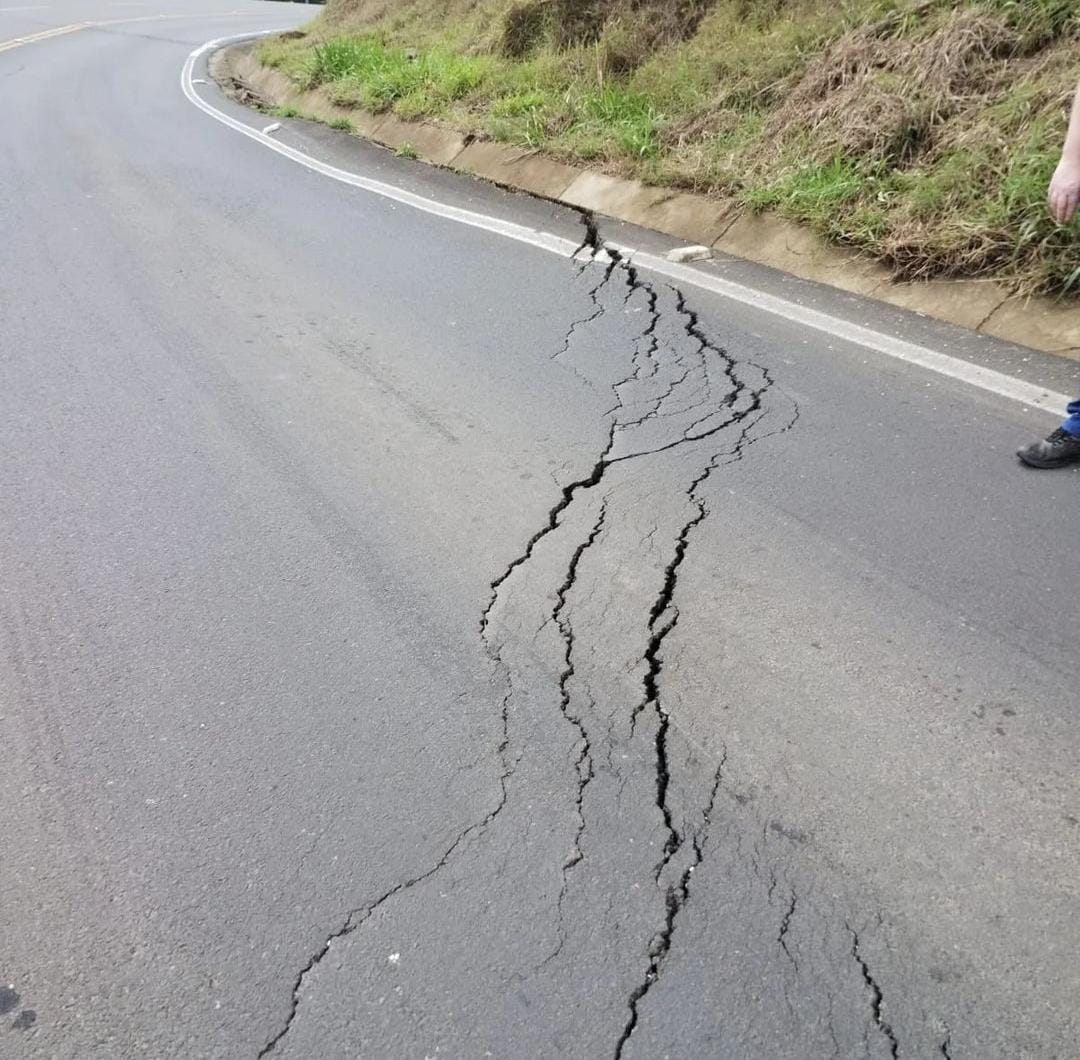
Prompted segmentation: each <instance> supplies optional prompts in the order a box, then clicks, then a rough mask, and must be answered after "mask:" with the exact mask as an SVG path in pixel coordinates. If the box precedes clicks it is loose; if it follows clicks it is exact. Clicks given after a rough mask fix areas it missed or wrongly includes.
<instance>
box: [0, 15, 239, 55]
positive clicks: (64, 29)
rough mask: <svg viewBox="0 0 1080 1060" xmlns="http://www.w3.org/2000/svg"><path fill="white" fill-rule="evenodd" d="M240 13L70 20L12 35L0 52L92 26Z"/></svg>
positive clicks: (3, 42)
mask: <svg viewBox="0 0 1080 1060" xmlns="http://www.w3.org/2000/svg"><path fill="white" fill-rule="evenodd" d="M242 14H244V12H243V11H216V12H214V13H213V14H209V15H141V16H140V17H138V18H110V19H104V20H100V21H97V22H72V23H71V24H70V25H67V26H57V27H55V28H54V29H45V30H42V31H41V32H40V33H29V34H27V35H26V36H25V37H13V38H12V39H11V40H4V41H0V52H6V51H11V49H12V48H21V47H22V46H23V45H24V44H37V42H38V41H43V40H50V39H51V38H53V37H62V36H64V34H66V33H77V32H78V31H79V30H81V29H91V28H93V27H94V26H120V25H125V24H127V23H131V22H160V21H161V20H163V19H204V18H231V17H232V16H233V15H242Z"/></svg>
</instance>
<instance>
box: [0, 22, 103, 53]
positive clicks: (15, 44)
mask: <svg viewBox="0 0 1080 1060" xmlns="http://www.w3.org/2000/svg"><path fill="white" fill-rule="evenodd" d="M89 25H90V23H89V22H73V23H71V25H69V26H57V27H56V28H55V29H46V30H42V32H41V33H31V34H29V35H28V36H25V37H15V38H14V39H12V40H5V41H0V52H6V51H10V50H11V49H12V48H21V47H22V46H23V45H24V44H36V43H37V42H38V41H39V40H48V39H49V38H50V37H60V36H62V35H63V34H65V33H75V32H76V31H77V30H80V29H86V27H87V26H89Z"/></svg>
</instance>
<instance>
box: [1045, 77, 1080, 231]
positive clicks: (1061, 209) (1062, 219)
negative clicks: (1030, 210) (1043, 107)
mask: <svg viewBox="0 0 1080 1060" xmlns="http://www.w3.org/2000/svg"><path fill="white" fill-rule="evenodd" d="M1078 206H1080V88H1077V90H1076V98H1075V99H1074V100H1073V106H1072V115H1071V117H1070V118H1069V131H1068V133H1067V134H1066V135H1065V146H1064V147H1063V148H1062V151H1061V161H1060V162H1059V163H1058V167H1057V169H1056V170H1055V172H1054V179H1053V180H1051V181H1050V215H1051V216H1052V217H1053V218H1054V220H1055V221H1057V223H1058V224H1061V225H1063V224H1068V223H1069V221H1071V220H1072V219H1073V216H1074V215H1075V214H1076V210H1077V207H1078Z"/></svg>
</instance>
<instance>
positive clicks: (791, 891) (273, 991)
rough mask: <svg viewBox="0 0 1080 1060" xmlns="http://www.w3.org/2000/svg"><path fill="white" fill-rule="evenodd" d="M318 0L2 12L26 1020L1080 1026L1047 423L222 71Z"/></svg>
mask: <svg viewBox="0 0 1080 1060" xmlns="http://www.w3.org/2000/svg"><path fill="white" fill-rule="evenodd" d="M311 14H312V10H311V9H310V8H303V7H295V6H287V5H279V4H266V3H264V4H256V3H250V2H246V0H200V2H196V0H191V2H190V4H189V5H187V7H186V9H185V10H184V11H183V12H181V13H178V12H177V11H176V10H175V8H174V9H171V10H170V9H167V8H163V7H162V5H161V4H160V3H155V0H140V2H138V3H136V2H132V3H124V4H121V3H109V2H106V0H85V2H79V3H75V2H71V0H67V2H59V3H48V2H47V0H43V2H42V3H38V4H33V3H30V4H26V5H19V6H11V5H7V6H3V7H0V86H2V88H3V92H4V97H5V99H4V108H3V119H2V120H0V218H2V233H3V242H2V246H3V255H2V258H0V453H2V460H0V557H2V570H3V576H2V579H0V645H2V647H0V726H2V728H0V732H2V735H3V739H2V742H0V747H2V754H3V759H2V761H3V766H2V769H0V800H2V803H0V804H2V806H3V808H4V813H3V820H2V824H0V828H2V845H0V895H2V899H0V1013H2V1015H0V1054H2V1055H4V1056H12V1057H20V1058H21V1057H34V1058H37V1057H71V1058H80V1060H81V1058H89V1057H109V1058H112V1057H155V1058H156V1057H228V1058H232V1057H245V1056H246V1057H256V1056H258V1055H272V1056H274V1057H275V1058H276V1057H279V1056H280V1057H297V1058H300V1057H304V1058H307V1057H355V1056H365V1057H409V1058H412V1057H415V1058H418V1060H419V1058H425V1057H436V1056H437V1057H450V1058H457V1057H461V1058H471V1057H485V1056H491V1057H511V1058H516V1057H583V1058H585V1057H587V1058H592V1057H616V1058H618V1057H625V1058H627V1060H629V1058H631V1057H635V1058H648V1060H652V1058H660V1057H672V1058H694V1060H700V1058H702V1057H717V1058H732V1060H759V1058H760V1060H780V1058H787V1057H790V1058H797V1060H798V1058H811V1060H814V1058H817V1057H832V1056H836V1057H842V1058H855V1057H874V1058H878V1057H882V1058H888V1057H905V1058H907V1057H951V1058H954V1060H959V1058H973V1060H987V1058H996V1057H1001V1058H1009V1060H1012V1058H1020V1057H1039V1058H1043V1057H1046V1058H1050V1057H1056V1058H1070V1057H1077V1056H1080V1045H1078V1044H1077V1043H1078V1042H1080V1016H1078V1009H1077V1006H1076V998H1077V996H1078V994H1080V960H1078V958H1077V954H1078V952H1080V915H1078V914H1080V903H1078V890H1080V782H1078V773H1077V751H1078V749H1080V722H1078V702H1077V695H1078V691H1077V690H1078V688H1080V654H1078V652H1077V649H1076V639H1077V628H1078V606H1080V605H1078V601H1080V566H1078V564H1077V560H1076V542H1077V525H1078V523H1080V477H1078V475H1077V473H1076V472H1071V471H1065V472H1055V473H1038V472H1028V471H1025V470H1024V469H1022V468H1020V467H1019V466H1018V465H1017V464H1016V462H1015V460H1014V458H1013V456H1012V451H1013V449H1014V448H1015V447H1016V446H1017V445H1018V444H1020V443H1022V442H1024V441H1027V440H1029V439H1030V438H1031V437H1033V436H1034V435H1036V434H1040V433H1045V432H1046V431H1047V430H1048V429H1049V428H1050V427H1052V426H1053V418H1052V417H1049V416H1047V415H1046V414H1045V413H1044V412H1039V411H1033V410H1031V409H1028V408H1025V407H1023V406H1021V405H1020V404H1018V403H1016V402H1015V401H1013V400H1011V399H1008V398H1005V397H1001V396H998V395H995V394H993V393H989V392H987V391H986V390H983V389H979V388H977V387H975V386H971V385H968V384H966V383H964V382H961V381H958V380H954V379H948V378H945V377H943V376H940V375H936V374H934V373H932V372H929V371H926V370H925V369H922V368H918V367H915V366H912V365H910V364H906V363H903V362H901V361H897V360H895V359H893V358H890V357H888V356H885V355H883V354H882V353H879V352H875V351H874V350H870V349H863V348H859V347H858V346H856V345H852V344H850V343H845V342H842V341H839V340H836V339H832V338H830V337H829V336H828V335H827V334H823V333H822V332H820V331H813V330H809V329H807V328H806V327H804V326H802V325H800V324H796V323H793V322H792V321H790V320H786V319H784V318H783V317H782V316H777V315H775V314H767V313H763V312H761V311H759V310H757V309H755V308H753V306H751V305H748V304H745V303H739V302H735V301H731V300H729V299H725V298H723V297H720V296H718V295H716V294H712V293H709V292H707V291H704V290H701V289H697V288H693V287H682V288H680V289H678V290H676V289H673V288H672V287H670V286H668V285H667V282H666V281H664V280H663V278H658V277H656V276H650V274H649V273H648V272H646V271H632V270H629V269H627V268H625V267H623V266H621V265H618V264H615V263H611V262H608V263H605V261H604V260H603V255H602V253H601V254H599V255H598V260H596V261H594V262H592V263H591V264H590V263H589V262H587V261H579V262H574V261H571V260H569V259H567V258H564V257H560V256H558V255H555V254H551V253H547V252H545V251H543V250H540V249H537V248H535V247H532V246H528V245H525V244H522V243H520V242H516V241H513V240H509V239H506V238H503V237H502V236H500V235H498V234H496V233H493V232H489V231H483V230H479V229H476V228H474V227H469V226H463V225H461V224H457V223H454V222H453V221H452V220H448V219H446V218H443V217H439V216H436V215H433V214H430V213H424V212H420V211H417V210H414V209H411V208H409V207H408V206H406V205H402V204H401V203H398V202H394V201H391V200H388V199H386V198H382V197H379V196H377V195H372V194H369V193H367V192H365V191H363V190H360V189H358V188H355V187H350V186H348V185H345V184H342V183H340V182H335V181H333V180H330V179H327V178H326V177H324V176H322V175H320V174H318V173H316V172H312V171H310V170H309V169H305V168H303V167H302V166H299V165H297V164H296V163H295V162H293V161H291V160H290V159H288V158H284V157H282V156H281V155H279V154H275V153H273V152H272V151H270V150H267V149H266V147H264V146H262V145H260V144H259V143H255V142H253V141H252V140H250V139H248V138H245V137H244V136H242V135H240V134H239V133H238V132H236V131H235V130H233V129H231V128H228V127H226V126H225V125H224V124H221V123H219V122H215V121H213V120H212V119H211V118H210V117H209V116H208V115H207V114H205V113H202V112H201V111H200V110H198V109H197V108H196V107H194V106H192V105H191V103H190V102H189V101H188V100H187V99H186V98H185V97H184V95H183V94H182V92H181V90H180V84H179V73H180V70H181V67H182V66H183V64H184V61H185V59H186V57H187V56H188V54H189V53H190V52H191V51H192V50H193V49H194V48H196V47H197V46H199V45H201V44H202V43H204V42H205V41H207V40H209V39H211V38H215V37H221V36H224V35H227V34H237V33H242V32H246V31H254V30H257V29H262V28H273V27H282V28H284V27H286V26H289V25H294V24H298V23H300V22H302V21H304V20H305V19H306V18H308V17H309V16H310V15H311ZM157 15H164V16H167V17H160V18H157V17H151V16H157ZM112 20H123V21H115V22H114V21H112ZM91 21H92V22H94V23H96V24H95V25H91V26H85V27H82V28H78V29H75V30H72V31H70V32H66V33H63V34H58V35H55V36H51V37H48V38H44V39H41V40H37V41H32V42H29V43H25V44H21V45H19V46H12V47H9V48H6V49H5V48H4V47H3V43H2V42H3V41H9V40H13V39H15V38H25V37H27V36H28V35H32V34H36V33H41V32H43V31H46V30H48V29H49V28H50V27H61V26H67V25H70V24H73V23H82V22H91ZM106 22H107V23H108V24H103V23H106ZM195 75H196V77H197V79H198V80H204V79H206V72H205V67H204V65H202V64H200V65H199V66H198V67H197V68H196V70H195ZM197 90H198V92H199V94H200V95H201V97H202V98H204V99H206V100H207V101H209V102H211V103H212V104H213V106H214V107H216V108H220V109H221V110H222V111H223V112H225V113H227V114H229V115H233V116H235V117H237V118H239V119H240V120H242V121H244V122H247V123H249V124H251V125H253V126H254V127H256V128H261V127H262V126H263V125H265V124H266V122H267V121H268V120H269V119H266V118H265V117H262V116H260V115H257V114H254V113H252V112H249V111H245V110H243V109H242V108H240V107H238V106H237V105H235V104H233V103H231V102H229V101H227V100H225V99H224V98H223V97H222V96H221V94H220V93H219V92H218V90H217V88H216V86H214V85H211V84H208V85H200V86H197ZM276 135H277V137H278V138H279V139H280V140H281V142H284V143H287V144H290V145H292V146H295V147H297V148H300V149H302V150H304V151H305V152H307V153H310V154H311V155H313V156H316V157H319V158H321V159H324V160H326V161H329V162H332V163H333V164H335V165H337V166H341V167H344V168H348V169H349V170H351V171H353V172H356V173H360V174H364V175H368V176H373V177H377V178H378V179H380V180H383V181H389V182H391V183H394V184H396V185H400V186H402V187H406V188H409V189H411V190H414V191H417V192H419V193H422V194H424V195H426V196H428V197H430V198H432V199H436V200H438V201H442V202H447V203H450V204H452V205H458V206H462V205H464V206H468V207H469V208H471V209H473V210H479V211H483V212H484V213H487V214H491V215H493V216H498V217H500V218H502V219H505V220H509V221H514V222H518V223H521V224H525V225H528V226H531V227H536V228H542V229H543V230H545V231H548V232H552V233H555V234H557V235H559V236H561V237H563V238H565V239H568V240H571V241H572V242H573V243H574V244H577V243H579V242H582V241H583V240H585V238H586V231H585V226H584V225H583V222H582V218H580V217H579V216H577V215H575V214H574V213H572V212H568V211H564V210H561V209H558V208H556V207H554V206H552V205H550V204H547V203H539V202H534V201H530V200H527V199H523V198H521V197H516V196H512V195H509V194H507V193H504V192H501V191H498V190H496V189H492V188H488V187H486V186H483V185H480V184H475V183H472V182H469V181H464V180H462V179H461V178H458V177H454V176H451V175H449V174H446V173H442V172H437V171H432V170H428V169H425V168H424V167H422V166H419V165H417V164H415V163H410V162H407V161H405V160H402V159H398V158H395V157H393V156H392V155H389V154H387V153H385V152H381V151H378V150H376V149H374V148H371V147H368V146H366V145H363V144H360V143H359V142H357V141H355V140H353V139H351V138H349V137H347V136H346V135H344V134H340V133H334V132H331V131H330V130H326V129H321V128H316V127H306V126H304V124H303V123H299V122H285V123H284V127H283V128H282V129H281V130H280V131H279V132H278V133H277V134H276ZM613 237H618V239H620V240H622V241H634V240H638V241H639V242H642V243H643V244H647V243H649V238H650V237H648V236H647V235H646V234H645V233H635V232H628V231H626V230H625V229H622V228H617V227H616V226H610V225H603V224H602V225H601V226H600V231H599V233H598V240H597V246H598V247H599V246H601V245H602V242H603V241H604V240H605V239H610V238H613ZM652 242H653V244H654V245H655V246H654V249H657V250H663V249H664V247H663V246H662V245H660V244H661V243H662V241H657V240H653V241H652ZM709 268H711V269H712V271H713V273H714V274H716V275H722V276H725V277H727V278H730V279H735V280H738V281H739V282H741V283H745V284H748V285H751V286H757V287H760V288H761V289H765V290H770V291H772V292H774V293H777V292H780V293H783V294H784V295H785V297H788V298H791V299H794V300H801V301H804V302H806V303H808V304H813V305H816V306H818V307H819V308H824V309H827V310H828V311H829V312H832V313H835V314H837V315H845V316H847V317H849V318H851V319H855V320H857V321H861V322H863V323H869V324H872V325H874V326H876V327H879V328H881V329H883V330H885V331H887V332H889V333H890V334H894V335H901V336H904V337H907V338H910V339H912V340H913V341H918V342H921V343H924V344H925V345H927V346H929V347H931V348H934V349H939V350H945V351H947V352H949V353H950V354H952V355H954V356H957V357H959V358H961V359H967V360H970V361H971V362H973V363H982V364H989V365H991V366H993V367H994V368H996V369H997V370H998V371H1003V372H1007V373H1010V374H1016V375H1018V376H1022V377H1023V378H1025V379H1027V380H1029V381H1032V382H1036V383H1041V384H1043V385H1046V386H1049V387H1050V388H1052V389H1055V390H1058V391H1062V392H1065V393H1070V392H1080V378H1078V376H1080V373H1078V372H1077V365H1076V364H1072V363H1067V362H1062V361H1055V360H1053V359H1051V358H1047V357H1041V356H1038V355H1035V354H1032V353H1031V352H1030V351H1024V350H1020V349H1018V348H1014V347H1008V346H1005V345H1002V344H995V343H991V342H989V341H987V340H982V339H979V340H976V339H974V338H971V337H966V336H964V335H963V334H961V333H960V332H957V331H955V330H954V329H949V328H945V327H943V326H937V325H934V324H932V323H930V322H928V321H925V320H920V319H918V318H915V317H912V316H909V315H906V314H903V313H901V312H899V311H893V310H883V309H878V308H875V307H873V306H872V305H870V304H868V303H864V302H860V301H858V300H856V299H852V298H846V297H839V296H833V295H830V294H829V293H828V292H825V291H823V290H821V289H817V288H813V287H811V286H810V285H805V284H799V283H797V282H796V281H792V280H790V279H785V278H783V277H778V276H776V275H775V274H770V273H768V272H767V271H766V270H761V269H754V268H751V267H749V266H746V265H744V264H740V263H738V262H734V261H721V262H719V263H716V264H714V265H712V266H710V267H709Z"/></svg>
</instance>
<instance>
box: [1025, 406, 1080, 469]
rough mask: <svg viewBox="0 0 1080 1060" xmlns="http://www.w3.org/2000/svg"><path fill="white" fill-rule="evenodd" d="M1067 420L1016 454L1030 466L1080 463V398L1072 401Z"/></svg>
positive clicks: (1060, 465)
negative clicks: (1039, 440)
mask: <svg viewBox="0 0 1080 1060" xmlns="http://www.w3.org/2000/svg"><path fill="white" fill-rule="evenodd" d="M1066 412H1067V414H1068V416H1067V419H1066V420H1065V422H1064V423H1063V424H1062V425H1061V426H1060V427H1059V428H1058V429H1057V430H1056V431H1054V433H1053V434H1051V435H1050V437H1049V438H1045V439H1043V441H1041V442H1035V443H1034V444H1033V445H1027V446H1025V447H1024V448H1023V449H1020V450H1018V451H1017V453H1016V455H1017V456H1018V457H1020V459H1021V460H1022V461H1023V462H1024V463H1025V464H1027V465H1028V467H1065V465H1066V464H1077V463H1080V398H1077V400H1076V401H1073V402H1070V404H1069V407H1068V408H1067V409H1066Z"/></svg>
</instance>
